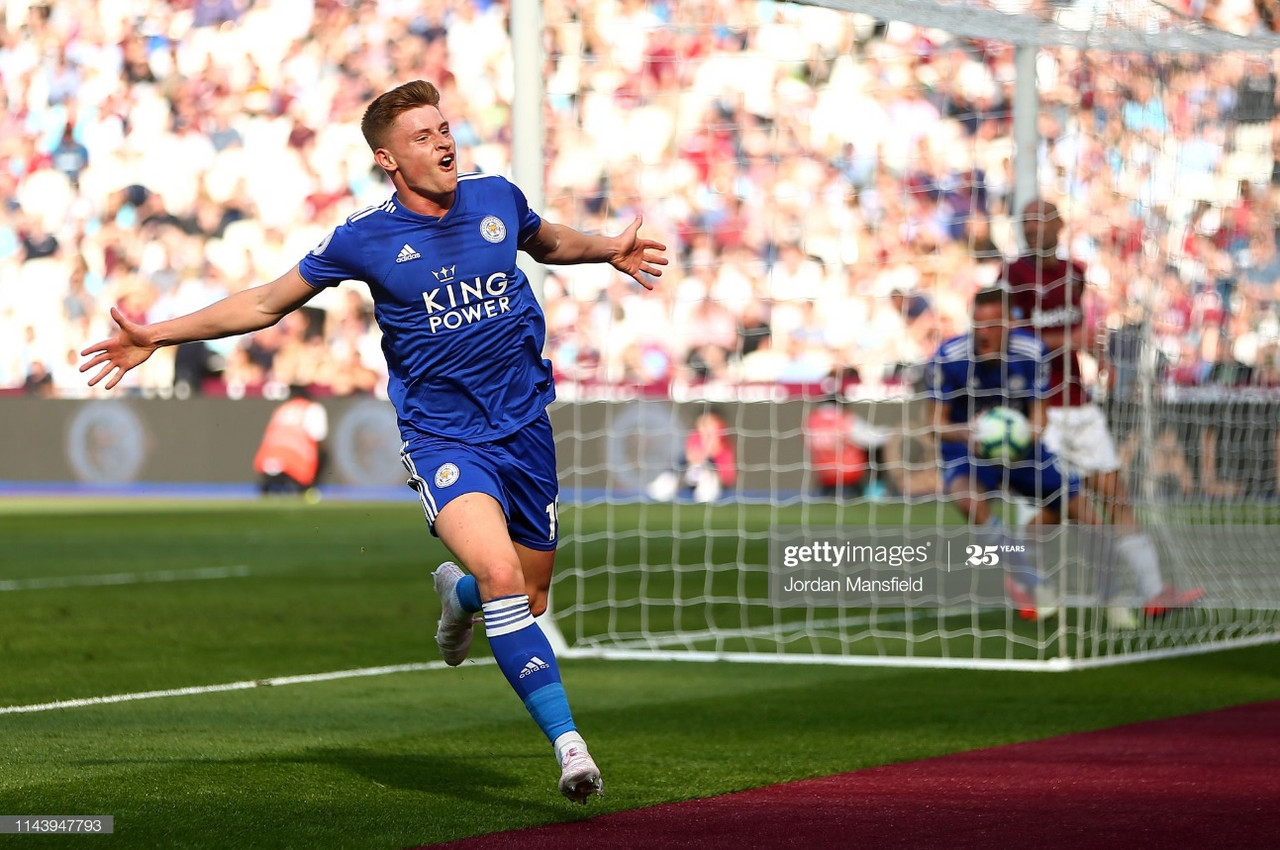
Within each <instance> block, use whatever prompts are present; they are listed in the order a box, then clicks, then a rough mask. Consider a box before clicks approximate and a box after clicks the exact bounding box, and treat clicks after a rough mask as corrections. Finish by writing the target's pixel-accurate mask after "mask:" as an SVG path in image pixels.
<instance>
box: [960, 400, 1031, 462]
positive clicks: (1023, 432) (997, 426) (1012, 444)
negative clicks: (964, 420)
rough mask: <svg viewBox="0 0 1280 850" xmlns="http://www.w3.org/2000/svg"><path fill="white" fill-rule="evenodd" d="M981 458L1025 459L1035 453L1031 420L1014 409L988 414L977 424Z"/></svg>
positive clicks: (992, 411) (975, 437) (997, 409)
mask: <svg viewBox="0 0 1280 850" xmlns="http://www.w3.org/2000/svg"><path fill="white" fill-rule="evenodd" d="M973 436H974V444H975V446H976V447H977V452H978V456H979V457H983V458H987V459H988V460H1005V461H1009V460H1022V459H1023V458H1025V457H1026V456H1027V455H1028V454H1030V452H1031V421H1030V420H1029V419H1027V417H1026V416H1024V415H1023V414H1021V413H1019V412H1018V411H1016V410H1014V409H1013V408H1012V407H993V408H991V409H990V410H987V411H984V412H983V413H982V414H981V415H980V416H979V417H978V419H977V421H976V422H974V425H973Z"/></svg>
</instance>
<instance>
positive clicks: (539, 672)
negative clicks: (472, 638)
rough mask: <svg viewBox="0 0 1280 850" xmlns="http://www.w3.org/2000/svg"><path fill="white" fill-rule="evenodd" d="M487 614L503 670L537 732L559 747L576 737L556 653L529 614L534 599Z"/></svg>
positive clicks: (505, 603) (494, 607) (511, 599)
mask: <svg viewBox="0 0 1280 850" xmlns="http://www.w3.org/2000/svg"><path fill="white" fill-rule="evenodd" d="M483 609H484V631H485V635H486V636H487V637H488V638H489V647H490V649H492V650H493V658H494V660H495V661H497V662H498V668H499V669H500V670H502V675H504V676H506V677H507V681H508V682H509V683H510V684H511V687H512V688H513V689H514V690H515V692H516V696H518V697H520V701H521V702H523V703H524V707H525V708H526V709H527V710H528V712H529V714H530V715H532V717H533V720H534V722H535V723H537V724H538V728H539V729H541V730H542V732H543V734H545V735H546V736H547V740H549V741H551V742H553V743H554V742H555V740H556V738H558V737H560V736H561V735H563V734H564V733H565V732H571V731H573V729H574V728H575V727H574V725H573V715H572V714H571V713H570V711H569V699H568V697H566V696H565V693H564V686H563V685H562V684H561V683H560V667H559V665H558V664H556V656H555V653H553V652H552V651H551V644H550V643H549V642H548V641H547V636H546V635H544V634H543V633H542V629H541V627H539V626H538V624H537V622H536V621H535V620H534V619H533V614H532V612H530V611H529V597H528V596H525V595H523V594H521V595H519V596H500V597H498V598H497V599H490V600H489V601H488V602H486V603H484V606H483Z"/></svg>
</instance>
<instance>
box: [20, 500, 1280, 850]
mask: <svg viewBox="0 0 1280 850" xmlns="http://www.w3.org/2000/svg"><path fill="white" fill-rule="evenodd" d="M614 510H616V509H614ZM805 510H808V509H807V508H806V509H805ZM605 511H606V509H605V508H603V507H602V508H599V509H595V508H592V509H583V510H576V511H565V515H564V521H565V523H566V525H575V524H576V526H577V527H578V528H579V529H580V530H581V531H584V532H587V535H588V542H587V543H586V544H584V545H583V547H582V549H581V551H580V552H578V553H577V554H576V555H575V560H577V561H578V562H580V563H581V564H583V565H589V566H592V567H595V568H598V567H599V566H601V565H602V564H603V562H604V559H605V558H606V557H608V555H609V553H612V554H613V556H614V557H624V556H625V552H626V551H627V547H629V546H633V545H634V546H641V545H644V546H649V547H659V548H658V549H654V550H652V551H662V550H663V549H662V547H665V548H666V549H669V550H673V551H676V552H681V551H683V550H682V548H681V547H682V546H694V547H695V548H696V544H695V543H680V542H679V540H680V539H687V540H694V539H696V530H697V523H699V522H711V523H721V522H725V523H729V525H728V529H732V528H736V527H738V526H739V524H740V523H747V524H746V525H743V526H742V527H751V524H752V523H757V522H767V521H768V519H769V514H768V513H767V511H761V510H758V509H757V508H754V507H744V508H730V509H729V510H728V511H727V512H725V513H723V515H722V514H720V513H716V512H698V511H687V512H683V513H681V514H680V515H679V523H680V524H681V528H682V531H683V533H682V534H677V535H672V534H671V528H670V527H667V528H666V529H665V536H664V529H663V528H662V525H663V523H664V522H665V523H667V524H668V526H669V525H670V524H671V521H670V520H671V517H670V516H668V517H666V518H664V517H663V515H662V514H661V512H652V511H650V512H647V513H639V512H637V513H635V514H626V513H622V514H617V513H616V514H615V515H614V521H615V523H616V522H617V521H618V520H620V519H623V520H627V521H634V522H640V523H642V524H643V525H644V526H645V529H644V530H645V535H644V538H643V540H642V539H641V538H640V537H639V536H633V537H629V538H628V537H625V536H624V537H623V538H621V539H618V538H615V539H613V541H612V545H610V538H609V535H606V534H595V533H591V532H592V529H603V528H604V525H603V522H604V519H603V516H602V514H603V513H604V512H605ZM803 519H804V521H813V522H816V523H822V522H825V521H827V520H826V518H824V517H822V516H820V515H815V516H805V517H804V518H803ZM685 523H692V524H693V525H691V526H689V527H685V526H684V524H685ZM690 531H692V532H695V535H694V536H693V537H688V536H687V533H688V532H690ZM628 541H629V542H628ZM0 544H2V545H0V552H3V554H2V555H0V709H3V708H4V707H11V706H23V705H35V704H43V703H54V702H59V701H66V700H76V699H89V698H93V697H101V696H107V695H114V694H133V693H138V692H147V691H157V690H166V689H179V688H189V687H199V686H209V685H219V684H225V683H233V682H251V681H261V680H266V679H271V678H274V677H287V676H298V675H306V674H321V673H326V672H331V671H345V670H355V669H364V668H374V667H381V666H387V665H411V664H415V663H420V662H431V661H436V660H437V655H436V652H435V646H434V643H433V641H432V639H431V635H432V633H433V631H434V623H435V619H436V616H437V614H438V612H437V609H436V602H435V599H434V593H433V592H432V590H431V583H430V574H429V573H430V570H431V569H432V568H433V567H434V565H435V564H436V563H437V562H438V561H439V560H441V559H442V558H443V557H444V552H443V550H442V548H441V547H440V545H439V543H438V541H436V540H435V539H434V538H432V537H431V536H430V534H429V533H428V532H427V530H426V527H425V524H424V522H423V520H422V517H421V514H420V512H419V510H418V508H417V507H416V505H415V504H414V503H412V502H409V503H395V504H381V503H348V504H337V503H321V504H319V505H304V504H300V503H298V504H295V503H285V502H263V503H256V502H255V503H249V502H169V503H159V502H150V503H148V502H141V501H123V500H122V501H115V502H106V501H103V502H97V501H69V502H53V501H36V502H17V501H14V502H5V503H0ZM717 556H718V553H717ZM680 557H681V558H682V559H684V556H680ZM688 557H689V558H696V557H698V554H697V552H696V551H693V552H690V553H688ZM586 616H589V617H596V616H598V617H608V616H610V612H609V611H608V609H607V606H605V607H601V608H600V609H598V611H596V612H592V613H590V614H588V615H586ZM475 654H476V656H477V657H481V658H483V657H484V656H485V655H486V654H487V647H486V645H485V644H484V641H483V639H480V640H478V641H477V645H476V649H475ZM564 676H565V683H566V688H567V690H568V691H569V695H570V699H571V701H572V702H573V705H574V710H575V715H576V717H577V720H578V722H579V725H580V727H581V728H582V730H583V732H584V733H585V734H586V736H587V738H588V740H589V741H590V742H591V744H592V749H593V752H594V753H595V754H596V756H597V758H598V760H599V761H600V764H601V767H602V769H603V771H604V774H605V778H606V793H607V796H606V797H605V798H604V799H603V800H599V801H593V802H592V804H591V805H590V806H589V807H587V808H585V809H583V808H578V807H572V806H570V805H569V804H568V803H566V802H565V801H564V800H562V799H561V798H560V797H559V795H558V793H557V792H556V790H555V780H556V777H557V775H558V774H557V770H556V767H555V765H554V763H553V760H552V758H551V755H550V750H549V747H548V746H547V744H546V743H545V741H543V740H542V739H541V736H540V734H539V733H538V731H537V729H536V727H534V725H533V723H532V721H531V720H529V719H528V717H527V715H526V714H525V713H524V711H523V709H522V708H521V707H520V705H519V703H518V702H517V700H516V699H515V697H514V696H513V695H512V694H511V692H510V691H509V689H508V688H507V686H506V684H505V683H504V682H503V681H502V680H501V676H500V674H499V673H498V671H497V670H496V668H494V667H493V666H492V665H489V664H475V665H465V666H464V667H462V668H460V669H457V670H442V669H425V670H412V671H408V672H398V673H387V674H384V675H373V676H365V677H359V678H340V679H334V680H328V681H312V682H308V683H299V684H283V685H279V686H275V687H252V688H245V689H241V690H234V691H225V692H213V693H198V694H191V695H177V696H167V697H164V698H156V699H147V700H138V701H129V702H121V703H115V704H95V705H87V706H82V707H67V708H54V709H49V710H43V711H38V712H29V713H12V712H9V713H0V753H3V757H2V758H0V814H4V815H52V814H59V815H90V814H96V815H113V816H114V817H115V834H114V835H112V836H110V837H100V838H94V839H88V838H85V837H83V836H68V837H65V838H44V839H41V842H42V844H44V845H48V846H82V845H83V842H85V841H92V842H94V843H95V846H99V844H101V845H103V846H113V847H148V848H153V847H218V848H225V847H354V848H363V847H371V848H372V847H376V848H381V847H386V848H392V847H405V846H412V845H417V844H428V843H432V842H436V841H443V840H448V839H453V838H460V837H464V836H468V835H476V834H481V833H485V832H492V831H496V830H502V829H511V828H516V827H521V826H529V825H535V824H540V823H547V822H552V821H562V820H573V819H577V818H583V817H587V816H590V815H592V814H597V813H600V812H607V811H615V810H620V809H628V808H636V807H640V806H646V805H653V804H656V803H661V802H666V801H673V800H679V799H686V798H691V797H698V796H705V795H710V794H719V793H724V792H728V791H733V790H739V789H744V788H749V787H754V786H759V785H763V784H768V783H773V782H780V781H785V780H792V779H800V778H806V777H812V776H820V775H826V774H830V773H836V772H841V771H847V770H854V769H857V768H861V767H868V766H872V765H878V764H886V763H892V762H899V761H904V760H910V759H918V758H924V757H928V756H933V755H940V754H944V753H950V752H956V751H960V750H966V749H972V748H977V747H986V746H993V745H997V744H1002V743H1009V742H1014V741H1022V740H1030V739H1035V738H1042V737H1047V736H1051V735H1057V734H1062V733H1066V732H1072V731H1081V730H1087V729H1095V728H1102V727H1106V726H1111V725H1116V724H1120V723H1126V722H1133V721H1139V720H1145V719H1152V718H1157V717H1167V716H1173V715H1177V714H1183V713H1188V712H1195V711H1203V710H1208V709H1213V708H1217V707H1222V706H1227V705H1232V704H1239V703H1244V702H1251V701H1257V700H1268V699H1278V698H1280V647H1277V646H1275V645H1270V646H1262V647H1255V648H1250V649H1242V650H1233V651H1228V652H1220V653H1213V654H1209V655H1199V656H1190V657H1184V658H1178V659H1172V660H1166V661H1156V662H1150V663H1142V664H1134V665H1123V666H1117V667H1107V668H1101V669H1095V670H1087V671H1078V672H1072V673H1066V674H1044V673H1011V672H1000V673H997V672H974V671H947V670H926V669H915V668H910V669H904V668H864V667H852V668H846V667H829V666H817V665H805V664H797V665H769V666H766V667H758V666H754V665H746V664H729V663H722V664H689V663H680V662H605V661H573V660H571V661H567V662H566V663H565V664H564ZM16 840H17V841H23V839H16ZM14 841H15V839H11V838H10V837H9V836H0V850H2V848H3V847H4V846H8V844H10V843H14ZM14 846H18V845H17V844H16V843H14Z"/></svg>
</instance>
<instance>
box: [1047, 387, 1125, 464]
mask: <svg viewBox="0 0 1280 850" xmlns="http://www.w3.org/2000/svg"><path fill="white" fill-rule="evenodd" d="M1048 414H1049V417H1048V418H1049V421H1048V422H1047V423H1046V424H1045V428H1044V434H1043V435H1041V438H1040V441H1041V442H1042V443H1044V447H1045V448H1046V449H1048V450H1049V451H1051V452H1053V453H1054V454H1056V455H1057V456H1058V457H1059V458H1061V459H1062V460H1063V462H1064V463H1066V465H1067V467H1068V468H1069V469H1070V470H1071V471H1072V472H1075V473H1077V474H1079V475H1092V474H1094V473H1095V472H1112V471H1114V470H1117V469H1119V468H1120V454H1119V453H1118V452H1117V451H1116V441H1115V440H1114V439H1113V438H1112V437H1111V429H1110V428H1108V427H1107V416H1106V414H1105V413H1103V412H1102V408H1101V407H1099V406H1098V405H1096V404H1086V405H1082V406H1080V407H1051V408H1049V410H1048Z"/></svg>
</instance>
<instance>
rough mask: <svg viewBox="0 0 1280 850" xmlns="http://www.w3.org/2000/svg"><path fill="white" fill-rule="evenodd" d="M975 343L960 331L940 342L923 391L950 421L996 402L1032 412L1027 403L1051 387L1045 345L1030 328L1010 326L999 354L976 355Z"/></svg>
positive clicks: (972, 415)
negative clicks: (938, 405) (1012, 327)
mask: <svg viewBox="0 0 1280 850" xmlns="http://www.w3.org/2000/svg"><path fill="white" fill-rule="evenodd" d="M973 342H974V341H973V336H972V335H970V334H964V335H961V336H956V337H952V338H951V339H949V340H947V341H946V342H944V343H942V345H940V346H938V350H937V352H936V353H934V355H933V358H932V359H931V360H930V361H929V364H928V366H926V367H925V372H924V384H925V395H926V396H927V397H928V398H929V399H931V400H933V401H935V402H938V403H939V404H941V405H942V406H943V408H944V409H945V410H946V417H947V418H946V421H947V422H950V423H952V424H955V423H959V422H968V421H969V420H970V419H972V418H975V417H977V416H978V415H979V414H980V413H982V412H983V411H985V410H988V409H989V408H992V407H997V406H1000V405H1003V406H1005V407H1012V408H1014V409H1016V410H1019V411H1021V412H1022V413H1024V414H1026V413H1030V408H1031V402H1032V401H1033V400H1035V399H1042V398H1044V397H1045V395H1046V394H1047V393H1048V391H1049V359H1048V351H1047V350H1046V349H1045V346H1044V343H1042V342H1041V341H1040V340H1039V338H1038V337H1036V335H1035V334H1033V333H1031V332H1030V331H1024V330H1011V331H1009V336H1008V343H1007V344H1006V346H1005V349H1006V350H1005V353H1004V355H1003V356H1000V357H988V358H982V359H979V358H978V357H977V356H976V355H975V354H974V349H973Z"/></svg>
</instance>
